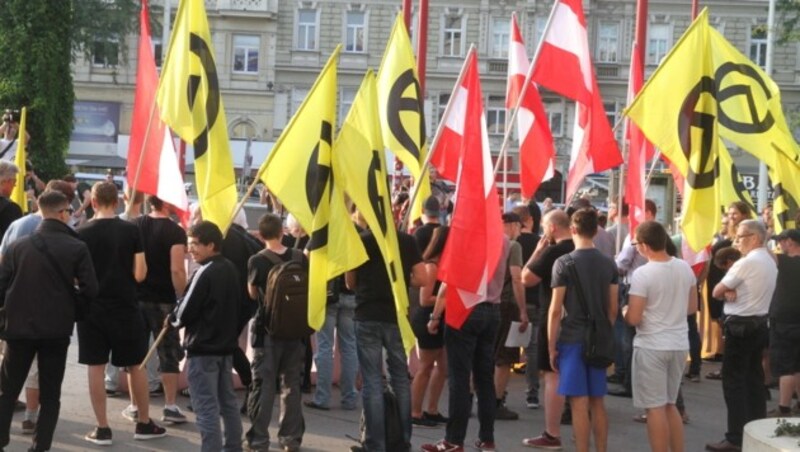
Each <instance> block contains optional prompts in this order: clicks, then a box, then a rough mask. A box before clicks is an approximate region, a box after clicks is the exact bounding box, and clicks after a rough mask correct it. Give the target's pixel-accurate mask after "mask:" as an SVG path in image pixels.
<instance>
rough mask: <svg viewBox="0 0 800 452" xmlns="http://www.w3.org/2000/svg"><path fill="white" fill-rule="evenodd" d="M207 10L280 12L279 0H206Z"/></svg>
mask: <svg viewBox="0 0 800 452" xmlns="http://www.w3.org/2000/svg"><path fill="white" fill-rule="evenodd" d="M205 2H206V10H207V11H250V12H257V13H269V14H277V13H278V0H205Z"/></svg>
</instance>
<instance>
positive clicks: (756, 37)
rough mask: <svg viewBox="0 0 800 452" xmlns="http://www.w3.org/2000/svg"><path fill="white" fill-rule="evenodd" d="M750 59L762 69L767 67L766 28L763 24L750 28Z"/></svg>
mask: <svg viewBox="0 0 800 452" xmlns="http://www.w3.org/2000/svg"><path fill="white" fill-rule="evenodd" d="M750 59H751V60H753V62H754V63H756V64H757V65H759V66H761V67H762V68H765V67H766V66H767V26H766V25H764V24H760V25H753V26H752V27H751V28H750Z"/></svg>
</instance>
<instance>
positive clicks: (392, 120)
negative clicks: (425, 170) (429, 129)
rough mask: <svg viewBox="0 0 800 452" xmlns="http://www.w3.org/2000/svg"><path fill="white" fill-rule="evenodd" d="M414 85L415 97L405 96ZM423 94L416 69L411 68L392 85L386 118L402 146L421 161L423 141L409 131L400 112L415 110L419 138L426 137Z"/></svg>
mask: <svg viewBox="0 0 800 452" xmlns="http://www.w3.org/2000/svg"><path fill="white" fill-rule="evenodd" d="M412 85H413V86H414V93H415V95H414V97H403V93H404V92H405V90H406V88H408V87H409V86H412ZM421 99H422V98H421V96H420V89H419V82H417V79H416V78H414V71H413V70H411V69H409V70H407V71H405V72H403V73H402V74H400V77H398V78H397V80H396V81H395V82H394V85H392V89H391V90H390V91H389V101H388V102H387V105H386V118H387V121H388V122H389V130H391V132H392V135H394V137H395V138H396V139H397V141H398V142H399V143H400V145H401V146H403V147H404V148H405V149H406V150H407V151H408V152H410V153H411V155H413V156H414V159H415V160H417V161H419V155H420V149H419V148H420V146H421V145H422V143H417V142H416V141H414V138H412V137H411V135H409V133H408V131H407V130H406V129H405V128H404V127H403V122H402V121H401V120H400V112H402V111H413V112H416V113H417V114H418V115H419V139H420V140H421V141H422V140H424V139H425V118H424V117H423V110H422V105H421V102H420V100H421Z"/></svg>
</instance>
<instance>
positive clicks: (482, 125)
mask: <svg viewBox="0 0 800 452" xmlns="http://www.w3.org/2000/svg"><path fill="white" fill-rule="evenodd" d="M463 70H464V73H463V76H462V77H461V85H460V86H459V87H458V89H457V90H456V93H455V95H454V96H453V97H452V98H451V99H450V103H451V104H452V106H451V107H450V109H449V111H448V114H447V115H446V116H445V117H444V118H442V125H441V127H442V128H443V130H442V135H441V138H440V139H439V141H438V143H437V144H436V147H435V148H434V149H432V150H431V152H432V153H433V155H432V157H431V163H432V164H433V165H434V166H436V168H437V169H438V170H439V172H440V173H444V171H442V170H443V169H447V168H445V167H444V166H443V165H445V162H451V163H452V162H453V161H454V160H457V161H458V165H457V168H458V174H457V178H456V194H455V206H454V208H453V219H452V222H451V224H450V234H449V235H448V237H447V244H446V245H445V248H444V251H443V252H442V256H441V258H440V259H439V275H438V276H439V280H440V281H443V282H445V283H447V305H446V309H445V321H446V322H447V324H448V325H449V326H451V327H453V328H460V327H461V325H462V324H463V323H464V321H465V320H466V319H467V317H468V316H469V313H470V311H471V310H472V308H473V307H474V306H475V305H476V304H478V303H480V302H481V301H485V300H486V295H487V288H488V284H489V280H490V279H491V278H492V276H493V275H494V272H495V269H496V268H497V264H498V263H499V261H500V257H501V253H502V251H503V222H502V219H501V217H500V202H499V199H498V196H497V189H496V188H495V183H494V172H493V168H492V158H491V155H490V150H489V134H488V132H487V129H486V116H485V115H484V112H483V94H482V92H481V83H480V79H479V77H478V58H477V56H476V52H475V51H474V50H471V51H470V53H469V54H468V55H467V61H466V62H465V65H464V69H463ZM456 152H457V154H455V153H456Z"/></svg>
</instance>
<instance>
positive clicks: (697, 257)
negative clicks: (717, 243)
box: [681, 235, 711, 277]
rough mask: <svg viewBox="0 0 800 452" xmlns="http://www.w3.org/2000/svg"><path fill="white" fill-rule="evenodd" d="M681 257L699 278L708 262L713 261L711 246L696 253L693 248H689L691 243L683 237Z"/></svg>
mask: <svg viewBox="0 0 800 452" xmlns="http://www.w3.org/2000/svg"><path fill="white" fill-rule="evenodd" d="M681 257H683V260H685V261H686V263H688V264H689V266H690V267H692V271H693V272H694V275H695V276H698V277H699V276H700V273H702V272H703V269H704V268H705V266H706V262H708V261H709V260H710V259H711V245H708V246H706V247H705V248H703V249H702V250H700V251H698V252H695V251H694V250H693V249H692V247H691V246H689V242H688V241H686V236H685V235H681Z"/></svg>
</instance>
